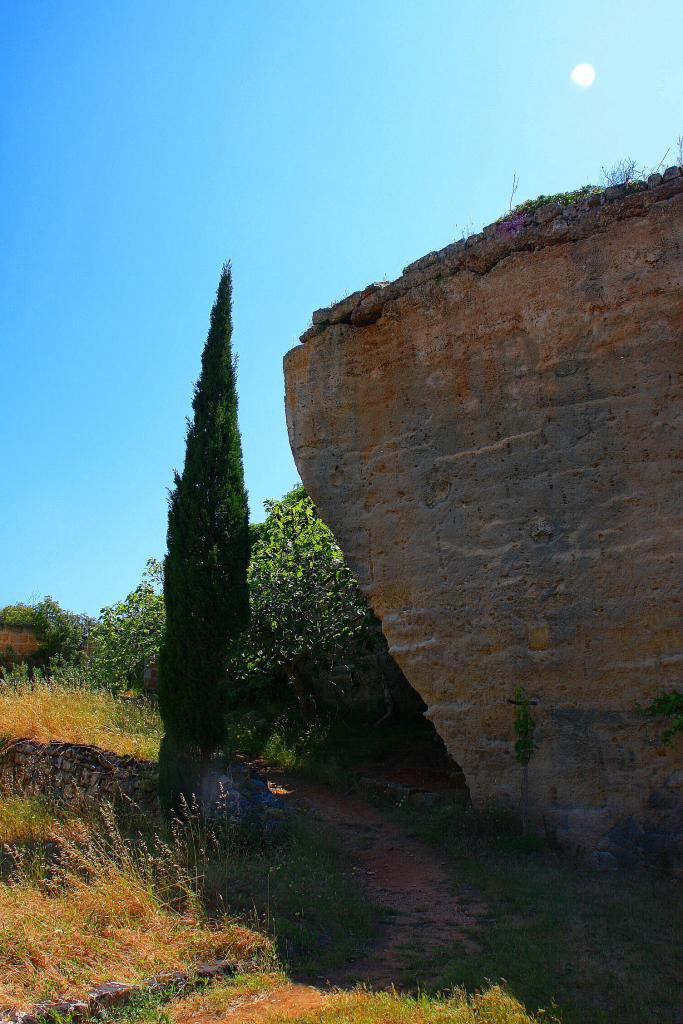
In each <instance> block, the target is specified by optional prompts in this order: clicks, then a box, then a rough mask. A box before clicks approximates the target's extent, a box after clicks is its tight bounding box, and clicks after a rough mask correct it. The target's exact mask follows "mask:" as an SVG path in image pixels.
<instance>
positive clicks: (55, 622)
mask: <svg viewBox="0 0 683 1024" xmlns="http://www.w3.org/2000/svg"><path fill="white" fill-rule="evenodd" d="M0 621H1V622H2V623H3V624H4V625H6V626H28V627H30V628H31V629H32V630H33V631H34V633H35V634H36V637H37V639H38V641H39V642H40V649H39V650H38V651H37V652H36V653H35V654H33V655H31V656H30V657H28V658H26V659H25V660H26V661H27V662H28V663H29V664H31V665H47V664H49V663H50V662H51V661H53V660H55V659H56V660H58V661H60V662H61V663H63V664H76V663H78V662H79V661H81V659H82V658H83V656H84V653H85V650H86V646H87V643H88V637H89V635H90V631H91V629H92V626H93V620H92V619H91V618H90V616H89V615H79V614H77V613H76V612H69V611H67V610H66V609H65V608H62V607H61V605H60V604H59V602H58V601H55V599H54V598H53V597H49V596H47V597H44V598H43V599H42V600H41V601H37V602H36V603H35V604H23V603H21V602H19V603H17V604H14V605H7V606H6V607H5V608H3V609H2V611H1V612H0ZM7 660H14V659H7Z"/></svg>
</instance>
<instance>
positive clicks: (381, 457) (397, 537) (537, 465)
mask: <svg viewBox="0 0 683 1024" xmlns="http://www.w3.org/2000/svg"><path fill="white" fill-rule="evenodd" d="M682 286H683V177H682V176H681V172H680V169H678V168H671V169H669V171H667V172H666V174H665V175H664V180H662V178H661V176H659V175H658V176H654V177H653V178H652V179H650V181H649V183H648V185H645V184H643V185H641V186H636V187H628V188H627V187H621V188H614V189H608V190H607V192H606V193H603V194H602V195H600V196H591V197H589V198H588V199H586V200H585V201H582V202H579V203H574V204H572V205H569V206H564V207H561V206H558V205H550V206H548V205H546V206H544V207H541V208H539V209H538V210H536V211H533V212H531V213H528V214H523V215H517V216H511V217H510V218H509V219H508V220H507V221H504V222H503V223H502V224H497V225H491V227H489V228H487V229H485V230H484V232H483V233H482V234H481V235H477V236H474V237H473V238H470V239H468V240H467V241H464V242H458V243H455V244H453V245H450V246H448V247H447V248H446V249H444V250H442V251H441V252H438V253H431V254H430V255H428V256H426V257H424V258H423V259H421V260H418V261H417V262H416V263H414V264H412V265H411V266H410V267H408V268H406V271H405V272H404V274H403V276H402V277H401V278H399V279H398V281H396V282H393V283H391V284H382V285H372V286H370V288H368V289H366V290H365V291H364V292H359V293H356V294H355V295H352V296H350V297H349V298H348V299H345V300H344V301H342V302H341V303H338V304H337V305H336V306H333V307H331V308H330V309H326V310H318V311H317V312H316V313H315V314H314V316H313V327H312V328H311V329H309V330H308V331H307V332H306V333H305V334H304V335H303V336H302V341H303V342H305V343H304V344H302V345H300V346H298V347H297V348H295V349H293V350H292V351H291V352H289V353H288V355H287V356H286V358H285V376H286V387H287V419H288V426H289V432H290V440H291V445H292V450H293V452H294V457H295V459H296V462H297V465H298V467H299V470H300V472H301V476H302V479H303V481H304V483H305V485H306V488H307V489H308V491H309V493H310V494H311V496H312V498H313V500H314V501H315V502H316V504H317V505H318V507H319V509H320V512H321V514H322V515H323V518H324V519H325V520H326V521H327V523H328V524H329V525H330V527H331V528H332V530H333V531H334V533H335V535H336V537H337V538H338V540H339V543H340V544H341V546H342V548H343V550H344V552H345V554H346V556H347V558H348V560H349V563H350V564H351V566H352V567H353V569H354V571H355V572H356V573H357V575H358V577H359V579H360V581H361V585H362V587H363V589H364V590H365V592H366V594H367V596H368V598H369V601H370V603H371V605H372V607H373V608H374V609H375V611H376V612H377V614H378V615H379V617H380V618H381V619H382V624H383V630H384V632H385V635H386V637H387V640H388V642H389V648H390V651H391V653H392V655H393V656H394V658H395V659H396V660H397V662H398V663H399V665H400V666H401V668H402V669H403V671H404V672H405V674H406V676H407V677H408V679H409V680H410V682H411V683H412V685H413V686H414V687H415V689H416V690H417V691H418V692H419V693H420V694H421V696H422V697H423V698H424V700H425V702H426V704H427V706H428V711H427V714H428V715H429V717H430V718H431V719H432V720H433V721H434V723H435V725H436V728H437V730H438V732H439V733H440V734H441V736H442V737H443V738H444V740H445V742H446V744H447V746H448V749H449V752H450V753H451V755H452V756H453V757H454V758H455V760H456V761H457V762H458V763H459V764H460V765H461V766H462V768H463V770H464V772H465V776H466V779H467V782H468V785H469V787H470V792H471V794H472V798H473V800H474V801H475V803H478V804H479V805H483V804H485V803H486V802H487V801H490V800H495V801H504V802H507V803H508V804H509V805H510V806H512V807H517V805H518V801H519V792H520V779H519V773H520V771H521V769H520V768H519V766H518V765H517V763H516V762H515V759H514V753H513V749H512V748H513V742H514V737H513V713H514V709H513V706H512V705H511V704H510V703H509V702H510V700H511V698H512V697H513V695H514V691H515V688H516V687H517V686H523V687H524V688H525V690H526V692H527V693H528V694H529V696H530V697H532V698H533V699H534V700H535V701H537V703H536V705H535V708H534V714H535V717H536V720H537V732H536V738H537V742H538V750H537V753H536V756H535V758H534V760H533V761H532V763H531V766H530V802H531V803H530V806H531V817H532V820H534V821H535V822H536V824H537V826H538V827H542V825H543V823H545V826H546V827H547V828H548V829H550V830H552V831H553V832H555V834H556V835H557V837H558V838H559V839H560V840H561V841H565V842H569V843H570V844H573V845H576V846H580V847H583V848H584V849H589V850H593V851H596V852H595V854H594V856H595V859H596V860H597V862H598V863H602V864H604V865H609V864H611V863H613V862H614V858H618V859H629V858H632V857H634V856H639V855H645V856H646V857H649V858H651V859H660V858H669V860H670V861H671V860H673V861H675V860H676V858H677V857H679V856H680V849H681V847H680V842H681V835H682V834H683V802H682V799H681V798H682V791H683V765H682V757H681V754H682V750H683V744H681V741H680V737H679V738H678V739H677V740H675V741H674V743H672V744H670V745H669V746H664V745H663V744H662V743H661V739H660V737H661V732H662V724H661V723H659V722H656V721H651V720H647V719H643V718H642V717H639V716H638V715H637V714H636V713H635V706H636V704H637V703H638V702H641V703H647V702H649V701H650V700H651V699H652V698H653V697H654V696H655V695H656V694H657V693H658V692H660V691H661V690H662V689H673V688H678V689H683V686H682V685H681V679H682V676H683V626H682V623H681V582H682V576H681V553H682V551H683V547H682V545H681V540H682V532H683V531H682V529H681V527H682V509H683V502H682V501H681V497H682V494H681V490H682V487H681V480H682V475H683V474H682V472H681V470H682V468H683V467H682V464H681V455H682V430H681V428H682V425H683V411H682V409H681V404H680V397H681V393H680V388H681V380H682V371H683V345H682V343H683V288H682ZM677 850H678V854H677V852H676V851H677ZM679 863H680V861H679Z"/></svg>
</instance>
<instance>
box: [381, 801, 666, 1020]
mask: <svg viewBox="0 0 683 1024" xmlns="http://www.w3.org/2000/svg"><path fill="white" fill-rule="evenodd" d="M399 813H401V816H402V817H403V820H404V822H405V825H406V828H408V829H409V830H410V831H411V832H412V833H414V834H416V835H418V836H420V837H421V838H423V839H426V840H427V841H430V842H432V843H435V844H437V845H438V846H440V847H441V848H442V849H443V850H444V852H446V853H447V854H448V856H449V858H450V859H451V861H452V863H453V868H454V878H457V879H458V880H459V882H460V884H463V883H464V884H466V885H469V886H472V887H473V888H474V889H475V890H476V891H477V892H479V893H481V895H482V896H483V898H484V900H485V901H486V903H487V905H488V907H489V911H490V920H489V922H488V924H487V927H486V928H485V929H484V930H483V931H481V932H479V933H478V934H477V936H476V938H477V940H478V942H479V943H480V947H481V950H480V953H479V954H471V955H469V956H467V957H466V958H463V956H462V952H461V951H460V950H455V949H454V950H444V955H443V958H442V963H441V965H440V969H441V976H440V979H439V984H440V985H442V986H444V987H449V986H455V985H465V986H467V988H468V989H470V990H473V989H475V988H476V987H478V986H480V985H481V984H482V982H483V980H484V979H487V980H489V981H491V982H497V981H502V980H504V981H505V983H506V984H507V985H508V986H509V988H510V990H511V991H512V992H513V993H514V994H515V995H516V996H517V997H518V998H519V999H520V1000H521V1001H522V1002H523V1003H524V1005H525V1006H528V1007H531V1008H536V1007H546V1008H547V1007H553V1006H557V1007H559V1011H558V1016H559V1017H560V1018H561V1019H562V1020H563V1021H564V1022H566V1024H587V1022H590V1024H607V1022H611V1021H614V1020H618V1021H619V1022H620V1024H642V1022H644V1021H647V1022H648V1024H668V1022H670V1021H671V1020H672V1019H673V1014H674V1010H675V1008H676V1007H677V1006H678V1005H679V1002H680V996H681V977H680V949H681V948H683V921H682V919H681V914H680V907H681V898H682V897H683V886H681V883H680V882H679V881H677V880H675V879H673V878H670V877H666V876H658V875H657V874H656V873H654V872H648V871H644V870H643V871H640V870H633V871H630V870H622V871H619V872H615V873H606V874H602V873H597V872H595V871H590V870H588V869H587V868H584V867H582V866H581V865H580V864H578V863H574V862H573V861H572V860H571V859H570V858H568V857H567V856H565V855H562V854H560V853H557V852H554V851H552V850H547V849H546V850H540V851H536V852H532V853H527V854H524V853H515V852H514V849H512V850H511V847H513V848H514V842H512V843H511V842H510V835H509V832H508V828H509V825H508V824H507V823H501V822H500V821H497V820H496V818H495V817H494V816H491V817H487V816H477V815H474V814H472V813H470V814H469V815H468V814H464V813H463V812H452V811H451V812H448V811H445V812H443V813H441V814H439V813H434V812H432V813H431V814H430V815H426V814H425V813H424V812H419V811H416V809H414V808H411V810H410V812H409V813H408V812H405V813H403V812H399ZM414 969H415V972H416V974H419V971H420V958H419V952H416V955H415V963H414Z"/></svg>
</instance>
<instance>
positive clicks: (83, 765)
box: [0, 739, 158, 814]
mask: <svg viewBox="0 0 683 1024" xmlns="http://www.w3.org/2000/svg"><path fill="white" fill-rule="evenodd" d="M156 772H157V766H156V764H152V763H150V762H147V761H138V760H136V759H135V758H133V757H121V756H119V755H118V754H112V753H111V751H108V750H100V748H99V747H90V746H86V745H85V744H80V743H59V742H56V741H55V742H52V743H38V742H37V741H35V740H24V739H21V740H14V741H11V742H7V743H5V745H4V746H3V747H1V748H0V785H2V786H3V787H4V788H6V789H8V790H9V791H10V792H12V793H21V794H24V795H27V796H28V795H37V796H40V795H45V794H47V795H49V796H51V797H53V798H55V799H57V800H59V801H60V802H61V803H64V804H66V806H67V807H73V808H79V807H82V806H83V805H87V804H93V805H95V804H99V803H102V802H103V801H108V802H112V801H115V800H121V799H122V800H125V801H131V802H132V803H133V804H135V805H136V806H137V807H139V808H140V809H141V810H142V811H145V812H148V813H151V814H156V813H157V810H158V797H157V782H156Z"/></svg>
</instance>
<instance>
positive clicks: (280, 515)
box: [248, 486, 374, 705]
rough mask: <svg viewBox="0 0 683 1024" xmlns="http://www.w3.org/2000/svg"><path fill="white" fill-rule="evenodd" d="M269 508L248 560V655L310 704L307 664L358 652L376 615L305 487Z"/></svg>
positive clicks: (269, 503)
mask: <svg viewBox="0 0 683 1024" xmlns="http://www.w3.org/2000/svg"><path fill="white" fill-rule="evenodd" d="M265 506H266V510H267V512H268V517H267V519H266V521H265V522H264V523H262V524H261V525H260V526H259V528H258V531H255V532H254V537H255V542H254V546H253V549H252V554H251V562H250V564H249V594H250V600H251V631H250V634H249V644H248V648H249V650H248V656H249V657H250V659H251V664H252V667H254V668H258V667H260V668H261V670H262V671H263V672H267V671H268V670H269V669H270V670H272V669H273V668H275V669H279V670H280V671H282V672H284V673H285V675H286V676H287V678H288V679H289V681H290V683H291V685H292V687H293V688H294V691H295V692H296V694H297V696H298V698H299V700H300V701H301V702H302V703H303V704H304V705H305V703H306V701H307V699H308V698H307V694H306V692H305V685H304V682H303V679H302V676H301V672H300V668H301V665H302V663H303V662H304V661H305V662H306V665H307V667H308V668H309V670H311V669H312V670H315V668H316V667H317V666H318V667H322V666H329V664H330V662H331V661H333V660H334V659H335V658H336V657H339V656H340V655H342V654H343V655H344V656H345V657H348V656H349V654H350V653H351V654H353V651H354V650H359V649H360V647H361V646H362V645H363V643H367V642H368V640H369V637H370V635H371V631H370V626H371V623H372V622H373V619H374V616H373V615H372V612H371V611H370V609H369V608H368V605H367V603H366V601H365V599H364V597H363V595H362V594H361V592H360V589H359V587H358V584H357V582H356V580H355V578H354V576H353V573H352V572H351V570H350V569H349V567H348V566H347V565H346V563H345V561H344V556H343V555H342V552H341V550H340V548H339V545H338V544H337V542H336V541H335V539H334V536H333V534H332V532H331V531H330V530H329V528H328V527H327V526H326V525H325V523H324V522H323V521H322V519H321V518H320V516H319V515H318V513H317V510H316V508H315V506H314V504H313V502H312V501H311V499H310V498H309V496H308V495H307V494H306V491H305V490H304V488H303V487H302V486H298V487H295V488H294V489H293V490H292V491H290V492H289V493H288V494H286V495H285V496H284V498H282V499H281V500H280V501H267V502H266V503H265Z"/></svg>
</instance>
